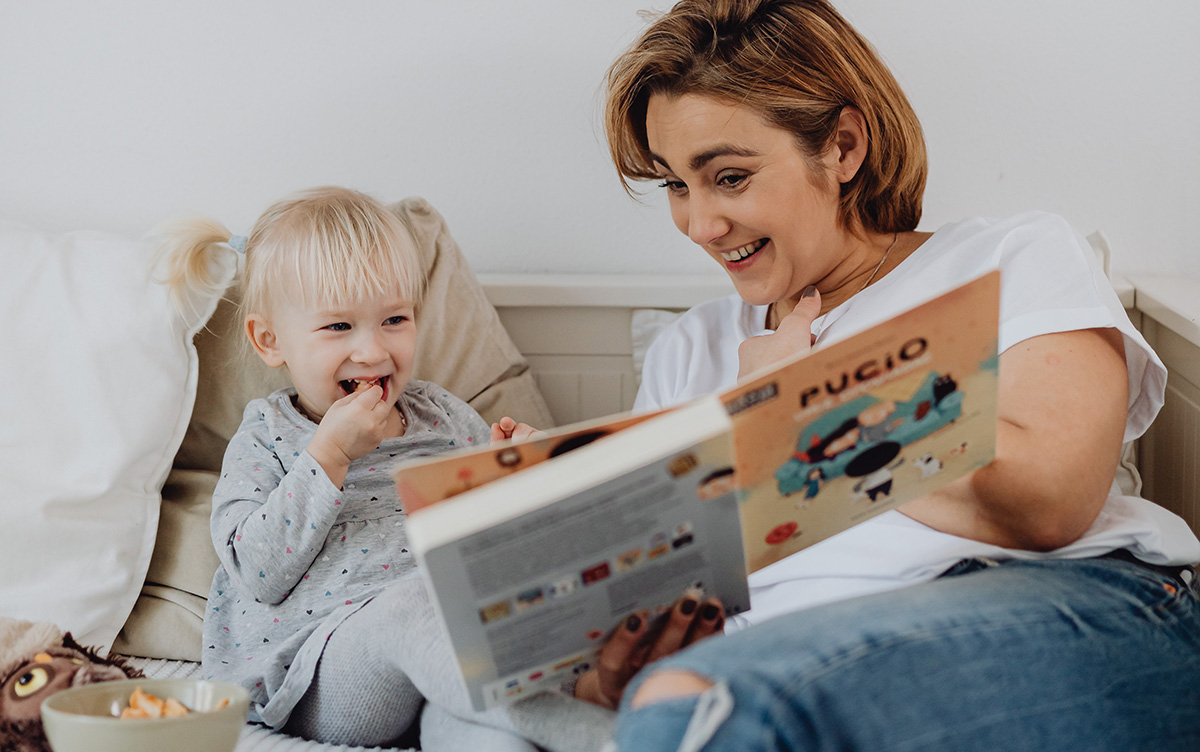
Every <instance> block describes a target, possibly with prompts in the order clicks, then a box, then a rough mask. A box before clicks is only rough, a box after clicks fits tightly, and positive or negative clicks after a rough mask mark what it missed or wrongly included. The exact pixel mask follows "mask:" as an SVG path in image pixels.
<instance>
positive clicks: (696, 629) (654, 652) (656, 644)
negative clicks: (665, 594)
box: [643, 594, 725, 664]
mask: <svg viewBox="0 0 1200 752" xmlns="http://www.w3.org/2000/svg"><path fill="white" fill-rule="evenodd" d="M724 626H725V608H724V607H723V606H722V605H721V601H720V600H718V599H717V598H709V599H707V600H705V601H703V602H701V601H700V600H699V599H698V598H696V597H695V596H693V595H691V594H689V595H685V596H684V597H683V598H680V599H679V600H678V601H676V603H675V606H674V607H673V608H672V609H671V611H670V616H669V617H668V619H667V621H666V624H665V625H664V626H663V628H662V631H661V632H660V633H659V635H658V636H657V638H655V639H654V640H653V642H652V643H651V644H650V645H649V646H648V649H647V651H646V658H645V660H644V662H643V663H644V664H645V663H651V662H653V661H656V660H658V659H659V658H664V657H666V656H668V655H670V654H672V653H674V652H676V651H678V650H680V649H681V648H685V647H687V646H688V645H691V644H692V643H693V642H697V641H699V640H703V639H704V638H706V637H711V636H712V635H714V634H716V633H717V632H719V631H720V630H721V628H722V627H724Z"/></svg>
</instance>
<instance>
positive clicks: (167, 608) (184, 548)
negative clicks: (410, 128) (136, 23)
mask: <svg viewBox="0 0 1200 752" xmlns="http://www.w3.org/2000/svg"><path fill="white" fill-rule="evenodd" d="M391 208H392V209H393V210H394V211H395V212H396V213H397V214H398V215H399V216H400V217H401V219H403V220H404V222H405V224H406V225H407V226H408V227H409V229H410V231H411V232H412V234H413V237H414V238H415V239H416V241H417V246H418V248H419V249H420V252H421V260H422V264H423V266H424V268H425V272H426V275H427V278H428V281H427V286H426V291H425V296H424V301H423V303H422V305H421V308H420V309H419V311H418V313H417V323H418V342H417V354H416V369H415V374H416V377H417V378H419V379H425V380H427V381H432V382H435V383H437V384H440V385H441V386H443V387H445V388H446V389H448V390H449V391H450V392H451V393H452V394H455V395H457V396H458V397H460V398H461V399H463V400H466V401H467V402H468V403H469V404H471V406H472V407H474V408H475V409H476V410H477V411H478V412H479V413H480V415H482V416H483V417H484V419H485V420H487V421H488V422H489V423H490V422H494V421H496V420H499V419H500V418H501V417H502V416H504V415H511V416H512V417H514V418H516V419H518V420H521V421H524V422H526V423H529V424H530V425H533V426H536V427H538V428H549V427H552V426H553V425H554V423H553V420H552V419H551V417H550V410H549V408H548V407H547V406H546V402H545V400H544V399H543V398H542V395H541V393H540V392H539V391H538V389H537V386H536V385H535V384H534V381H533V374H532V372H531V371H530V370H529V364H528V363H527V362H526V360H525V358H524V357H522V356H521V354H520V353H519V352H518V351H517V348H516V346H515V345H514V344H513V342H512V339H511V338H510V337H509V336H508V333H507V332H506V331H504V327H503V326H502V325H501V323H500V319H499V317H498V316H497V314H496V311H495V309H494V308H493V307H492V305H491V304H490V303H489V302H488V300H487V297H486V296H485V295H484V292H483V288H482V287H481V286H480V284H479V281H478V280H477V279H476V277H475V275H474V273H473V272H472V271H471V269H470V267H469V266H468V265H467V262H466V259H465V258H464V257H463V255H462V252H461V251H460V250H459V248H458V244H457V243H455V242H454V239H453V238H452V237H451V236H450V230H449V228H448V227H447V226H446V221H445V220H444V219H443V218H442V216H441V215H440V214H438V212H437V211H436V210H435V209H434V208H433V207H432V206H430V205H429V203H428V202H427V201H425V200H424V199H421V198H407V199H404V200H403V201H400V202H398V203H396V204H393V205H392V207H391ZM238 295H239V291H238V290H237V289H230V290H228V291H227V292H226V299H225V300H223V301H221V303H220V305H218V307H217V310H216V312H215V313H214V314H213V316H212V318H211V319H210V320H209V323H208V326H207V327H206V328H205V329H204V330H202V331H201V332H200V333H199V334H198V335H197V336H196V339H195V343H196V349H197V351H198V352H199V355H200V374H199V386H198V389H197V393H196V406H195V409H194V410H193V412H192V418H191V422H190V424H189V425H188V429H187V434H186V435H185V436H184V439H183V444H182V446H181V447H180V449H179V452H178V453H177V454H176V455H175V463H174V470H173V471H172V473H171V476H170V477H169V478H168V481H167V485H166V486H165V487H164V489H163V505H162V513H161V518H160V523H159V529H158V530H159V532H158V540H157V543H156V545H155V548H154V555H153V558H152V559H151V563H150V574H149V576H148V577H147V578H146V584H145V586H144V587H143V588H142V593H141V596H140V598H139V599H138V601H137V604H136V605H135V607H134V611H133V614H132V615H131V616H130V618H129V620H128V621H127V622H126V624H125V627H124V629H123V630H122V632H121V634H120V636H119V637H118V638H117V643H116V646H115V649H116V650H117V651H118V652H121V653H125V654H127V655H139V656H147V657H153V658H179V659H188V660H199V659H200V647H201V646H200V630H201V626H202V620H203V614H204V603H205V599H206V598H207V597H208V587H209V584H210V583H211V581H212V575H213V572H214V571H215V570H216V567H217V566H219V564H218V560H217V557H216V554H215V553H214V552H213V550H212V542H211V538H210V536H209V527H208V516H209V510H210V509H211V502H212V490H213V486H214V485H215V483H216V478H217V474H218V473H219V472H220V470H221V461H222V458H223V457H224V454H225V446H226V444H228V443H229V439H230V438H232V437H233V434H234V433H235V432H236V431H237V427H238V425H239V424H240V423H241V420H242V410H243V409H244V408H245V406H246V403H247V402H249V401H250V400H252V399H254V398H256V397H264V396H266V395H268V394H270V393H271V392H273V391H275V390H276V389H279V388H280V387H283V386H287V385H288V384H289V383H290V382H289V381H288V378H287V374H286V373H285V372H284V371H283V369H272V368H268V367H267V366H266V365H265V364H264V363H263V362H262V361H261V360H260V359H259V358H258V356H257V355H255V354H254V353H253V352H252V351H251V350H250V349H249V347H247V346H245V344H244V341H245V335H244V334H243V331H242V322H241V320H240V318H239V317H238V315H237V305H236V304H237V300H238Z"/></svg>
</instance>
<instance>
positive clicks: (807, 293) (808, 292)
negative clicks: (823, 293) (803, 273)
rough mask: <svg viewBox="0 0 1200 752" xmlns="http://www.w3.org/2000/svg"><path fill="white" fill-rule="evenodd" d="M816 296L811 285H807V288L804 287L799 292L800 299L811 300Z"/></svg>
mask: <svg viewBox="0 0 1200 752" xmlns="http://www.w3.org/2000/svg"><path fill="white" fill-rule="evenodd" d="M816 295H817V288H816V287H814V286H813V285H809V286H808V287H806V288H804V289H803V290H801V291H800V297H801V298H812V297H816Z"/></svg>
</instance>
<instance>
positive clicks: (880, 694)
mask: <svg viewBox="0 0 1200 752" xmlns="http://www.w3.org/2000/svg"><path fill="white" fill-rule="evenodd" d="M655 667H656V668H657V667H661V668H666V667H670V668H674V669H683V670H690V671H693V672H695V673H698V674H700V675H703V676H706V677H708V678H711V679H713V680H714V681H715V682H718V687H717V688H715V689H714V690H710V693H711V692H720V691H722V689H721V688H722V687H724V688H727V689H728V691H729V692H730V693H731V695H732V697H733V708H732V713H731V715H730V716H729V717H728V718H727V719H725V720H723V721H719V723H715V724H714V723H713V722H712V721H713V719H712V718H708V719H705V718H703V717H702V716H703V715H704V714H705V713H704V712H703V711H702V712H700V713H696V714H695V716H696V717H695V718H693V715H694V714H693V712H692V711H693V708H694V707H695V706H696V704H697V701H696V700H694V699H690V700H671V701H668V702H663V703H658V704H650V705H646V706H644V707H642V708H639V709H638V710H632V709H631V708H630V706H629V703H630V700H631V698H632V697H633V696H634V694H635V693H636V691H637V686H638V684H639V683H640V682H641V681H644V680H645V676H646V675H648V674H651V673H653V671H654V670H656V669H648V670H646V671H643V672H642V674H643V675H642V676H640V677H639V678H638V680H637V681H636V682H635V683H634V684H633V685H631V686H630V688H629V690H628V691H627V692H626V694H625V700H624V704H623V706H622V708H621V713H620V717H619V719H618V728H617V733H616V736H615V741H616V746H617V747H618V748H619V749H620V750H655V751H656V752H661V751H662V750H671V749H676V748H678V747H679V741H680V739H682V738H683V736H684V734H685V732H686V730H687V729H688V727H689V725H691V726H692V728H693V729H695V728H697V727H705V728H711V726H713V725H716V726H717V727H716V730H715V732H712V733H711V734H709V733H708V732H706V733H705V737H704V739H701V740H699V742H700V744H696V745H693V744H691V743H689V744H688V745H687V746H688V747H689V748H692V749H700V748H703V749H706V750H758V749H761V750H777V749H788V750H839V751H843V752H844V751H848V750H869V751H870V752H892V751H896V752H899V751H901V750H904V751H909V750H945V751H946V752H963V751H964V750H988V751H989V752H991V751H993V750H997V751H1004V750H1012V751H1014V752H1015V751H1016V750H1038V751H1039V752H1042V751H1045V750H1053V751H1059V750H1089V751H1091V750H1113V751H1114V752H1115V751H1117V750H1119V751H1120V752H1128V751H1130V750H1147V751H1149V750H1153V751H1154V752H1172V751H1174V750H1179V751H1180V752H1183V750H1188V751H1189V752H1195V750H1200V602H1198V598H1197V585H1196V583H1195V582H1194V581H1192V578H1186V579H1182V580H1181V579H1178V578H1173V577H1171V576H1170V575H1169V574H1167V573H1164V572H1156V571H1153V570H1151V569H1148V568H1146V567H1142V566H1139V565H1136V564H1132V563H1129V562H1125V561H1120V560H1115V559H1082V560H1059V561H1038V562H1034V561H1010V562H1004V563H999V564H997V563H996V562H993V561H986V560H969V561H966V562H963V563H961V564H960V565H958V566H956V567H954V568H953V569H952V570H950V571H949V572H947V574H945V575H943V576H942V577H941V578H939V579H937V580H934V581H932V582H928V583H925V584H922V585H916V586H913V587H910V588H907V589H904V590H899V591H894V592H889V593H885V594H882V595H876V596H869V597H864V598H858V599H854V600H849V601H844V602H841V603H835V604H832V605H828V606H822V607H818V608H814V609H810V610H807V611H801V612H797V613H794V614H789V615H786V616H781V617H779V618H777V619H774V620H772V621H769V622H765V623H763V624H760V625H758V626H755V627H752V628H750V629H747V630H744V631H741V632H737V633H734V634H732V635H729V636H727V637H723V638H719V639H712V640H707V641H705V642H703V643H700V644H698V645H696V646H694V647H693V648H690V649H688V650H685V651H683V652H681V653H679V654H677V655H675V656H672V657H671V658H668V659H666V660H664V661H662V662H661V663H659V664H655ZM704 699H705V700H706V701H707V700H711V698H704ZM707 704H708V706H709V707H712V705H713V703H712V702H708V703H707ZM706 720H707V725H706V724H705V721H706ZM692 736H693V737H694V733H693V734H692ZM704 742H707V743H704Z"/></svg>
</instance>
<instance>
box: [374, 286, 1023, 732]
mask: <svg viewBox="0 0 1200 752" xmlns="http://www.w3.org/2000/svg"><path fill="white" fill-rule="evenodd" d="M999 290H1000V282H999V272H991V273H989V274H986V275H984V276H982V277H979V278H978V279H975V280H973V281H970V282H967V283H965V284H963V285H961V286H959V287H957V288H955V289H953V290H951V291H949V292H947V293H944V294H942V295H939V296H937V297H935V298H932V299H930V300H928V301H926V302H924V303H921V304H919V305H917V306H915V307H913V308H911V309H909V310H908V311H905V312H903V313H901V314H899V315H897V316H895V317H893V318H891V319H888V320H887V321H885V322H883V323H881V324H878V325H876V326H874V327H872V328H870V329H867V330H864V331H862V332H859V333H858V334H855V335H852V336H850V337H848V338H846V339H843V340H841V341H839V342H836V343H833V344H830V345H828V346H823V347H817V348H815V349H813V350H810V351H809V352H806V353H803V354H801V355H799V356H797V357H795V358H793V359H790V360H788V361H784V362H781V363H780V364H778V365H777V366H774V367H772V368H770V369H768V370H766V371H763V372H760V373H759V374H754V375H752V376H751V377H750V378H749V379H747V380H744V381H742V382H739V383H738V385H737V386H735V387H733V388H732V389H729V390H727V391H725V392H722V393H719V394H715V395H711V396H709V397H704V398H701V399H699V400H696V401H693V402H690V403H687V404H685V405H681V406H679V407H675V408H671V409H667V410H663V411H659V412H655V413H650V414H644V415H620V416H613V417H611V418H607V419H600V420H595V421H589V422H586V423H580V424H576V425H572V426H566V427H563V428H559V429H555V430H553V431H550V432H547V433H546V434H544V435H539V437H538V438H536V439H533V440H530V441H526V442H520V443H514V442H503V443H498V444H493V445H491V446H488V447H483V448H479V449H474V450H471V451H466V452H461V453H453V454H449V455H443V456H440V457H436V458H431V459H428V460H419V461H416V462H414V463H410V464H406V465H405V466H404V467H402V468H400V469H398V470H397V471H396V473H395V480H396V486H397V489H398V491H399V493H400V498H401V500H402V501H403V503H404V505H405V508H406V511H407V512H408V514H409V516H410V518H409V522H408V535H409V538H410V542H411V545H412V548H413V550H414V552H415V553H416V555H417V558H418V561H419V563H420V567H421V569H422V571H423V573H424V577H425V578H426V581H427V583H428V585H429V587H430V589H431V592H432V594H433V598H434V602H435V605H436V608H437V609H438V611H439V614H440V616H441V618H442V620H443V621H444V623H445V625H446V627H447V629H448V631H449V634H450V638H451V641H452V643H453V645H454V649H455V652H456V654H457V656H458V660H459V665H460V668H461V670H462V673H463V676H464V678H465V680H466V683H467V687H468V690H469V692H470V695H471V698H472V703H473V704H474V705H475V707H476V708H479V709H484V708H488V707H492V706H495V705H497V704H502V703H505V702H509V701H511V700H514V699H517V698H520V697H523V696H526V695H527V694H529V693H530V692H533V691H537V690H541V689H546V688H552V687H555V686H558V685H559V684H560V683H562V681H564V680H565V679H567V678H569V677H570V676H571V674H572V673H579V672H582V671H584V670H586V669H587V668H588V667H589V666H590V664H591V662H592V661H594V660H595V655H596V653H597V651H598V650H599V648H600V647H601V645H602V644H603V642H604V640H605V638H606V637H607V636H608V633H609V630H610V629H611V628H613V627H614V626H615V625H617V624H619V623H620V622H621V621H622V620H623V619H624V618H625V617H627V616H628V615H629V614H631V613H635V612H639V611H648V612H650V613H651V614H654V613H657V612H661V611H662V610H664V609H665V608H667V607H669V605H670V604H671V603H673V602H674V601H675V600H676V599H677V598H678V597H679V596H680V595H681V594H682V593H683V591H684V590H685V588H688V587H695V588H699V589H701V590H703V591H704V592H706V593H709V594H714V595H716V596H717V597H719V598H720V599H721V601H722V602H723V603H724V605H725V608H726V611H727V612H728V613H738V612H740V611H744V610H746V609H748V608H749V606H750V603H749V590H748V586H747V583H746V576H747V574H748V573H749V572H754V571H756V570H759V569H761V568H763V567H765V566H768V565H770V564H772V563H773V562H776V561H779V560H780V559H782V558H784V557H786V556H789V555H791V554H794V553H796V552H797V551H799V550H801V549H803V548H805V547H807V546H810V545H812V544H814V543H817V542H818V541H821V540H824V539H825V538H828V537H830V536H832V535H835V534H837V533H839V532H841V531H843V530H845V529H846V528H848V527H851V526H852V525H855V524H857V523H859V522H862V521H863V520H866V519H869V518H871V517H873V516H875V515H877V514H879V513H881V512H884V511H886V510H888V509H892V508H894V507H896V506H897V505H899V504H903V503H904V502H906V501H909V500H912V499H915V498H918V497H920V496H924V495H925V494H928V493H930V492H932V491H934V490H937V489H938V488H941V487H942V486H944V485H946V484H947V483H949V482H950V481H952V480H954V479H956V478H959V477H961V476H962V475H964V474H966V473H968V472H970V471H972V470H975V469H977V468H980V467H983V466H984V465H986V464H988V463H989V462H991V460H992V458H993V456H994V450H995V434H996V384H997V371H998V357H997V335H998V319H999Z"/></svg>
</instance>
